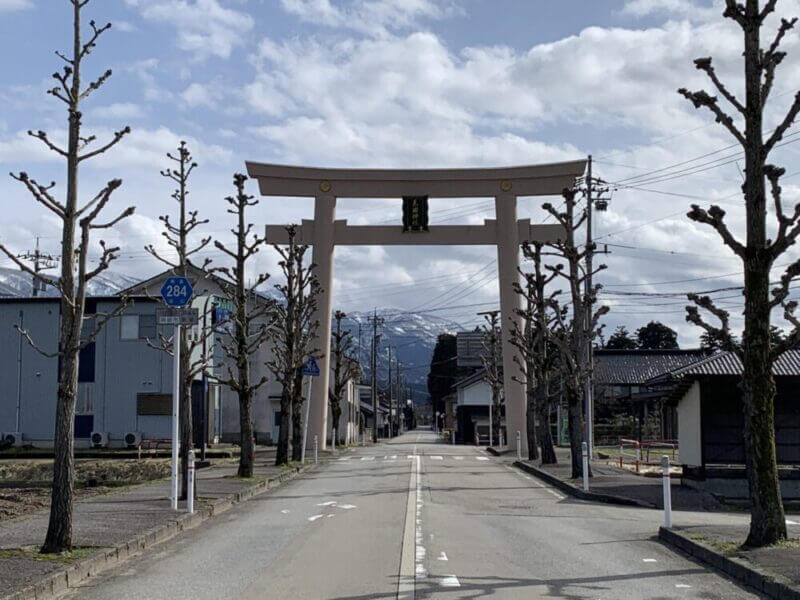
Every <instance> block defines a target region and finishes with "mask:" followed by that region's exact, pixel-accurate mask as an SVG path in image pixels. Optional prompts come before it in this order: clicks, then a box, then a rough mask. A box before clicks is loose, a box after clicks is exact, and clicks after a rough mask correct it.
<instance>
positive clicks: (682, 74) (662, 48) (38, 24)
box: [0, 0, 800, 346]
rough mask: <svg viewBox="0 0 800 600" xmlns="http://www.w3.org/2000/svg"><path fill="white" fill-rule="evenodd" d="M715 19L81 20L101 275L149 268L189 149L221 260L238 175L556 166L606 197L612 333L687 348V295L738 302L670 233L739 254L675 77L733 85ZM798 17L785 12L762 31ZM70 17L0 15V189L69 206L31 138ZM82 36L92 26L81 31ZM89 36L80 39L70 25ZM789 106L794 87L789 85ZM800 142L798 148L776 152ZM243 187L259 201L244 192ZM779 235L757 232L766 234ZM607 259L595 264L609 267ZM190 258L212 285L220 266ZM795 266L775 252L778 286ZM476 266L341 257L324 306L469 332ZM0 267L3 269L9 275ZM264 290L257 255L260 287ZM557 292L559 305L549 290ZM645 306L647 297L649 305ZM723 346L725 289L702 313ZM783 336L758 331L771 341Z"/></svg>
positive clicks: (415, 9)
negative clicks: (703, 218)
mask: <svg viewBox="0 0 800 600" xmlns="http://www.w3.org/2000/svg"><path fill="white" fill-rule="evenodd" d="M723 4H724V3H723V2H722V0H602V1H597V0H493V1H490V0H402V1H401V0H113V1H109V0H91V2H90V3H89V4H88V6H87V7H86V9H85V10H84V12H85V20H86V21H88V20H89V19H95V20H96V21H97V23H98V24H102V23H105V22H109V21H110V22H111V23H112V24H113V26H112V28H111V30H110V31H109V32H107V33H106V34H104V35H103V36H102V37H101V38H100V40H99V41H98V44H97V47H96V48H95V49H94V51H93V52H92V53H91V55H90V56H89V57H88V59H87V61H86V63H85V69H86V73H87V77H88V76H90V75H98V74H100V73H102V72H103V71H104V70H105V69H107V68H111V69H112V71H113V75H112V77H111V78H110V79H109V80H108V83H107V84H106V85H104V86H103V87H101V88H100V89H99V90H97V91H96V92H94V93H93V94H91V95H90V96H89V97H88V98H87V100H86V101H85V103H84V127H85V131H86V132H87V133H93V134H95V135H97V137H98V140H103V139H108V137H109V136H111V135H112V134H113V132H114V131H116V130H119V129H121V128H123V127H124V126H126V125H128V126H130V127H131V129H132V133H131V134H130V135H129V136H126V138H125V139H124V140H123V141H122V142H121V143H120V144H119V145H117V146H116V147H115V148H113V149H112V150H110V151H109V152H108V153H106V154H103V155H102V156H101V157H99V158H97V159H95V160H93V161H87V163H84V165H85V166H84V167H83V168H82V171H81V180H80V190H81V194H82V197H83V198H84V199H87V200H88V199H89V198H91V197H92V196H93V195H94V193H96V191H97V190H99V189H100V188H101V187H102V185H103V184H104V183H105V182H106V181H108V180H109V179H112V178H116V177H119V178H122V180H123V185H122V187H121V188H120V189H119V190H118V191H117V192H116V193H115V194H114V197H113V201H112V203H111V206H112V207H115V208H117V209H119V210H121V209H122V208H124V207H126V206H128V205H135V206H136V214H135V215H134V216H133V217H131V218H129V219H126V220H125V221H123V222H121V223H120V224H119V225H118V226H117V227H116V228H115V229H114V231H113V232H110V233H109V235H107V236H106V239H107V241H109V242H113V243H116V244H117V245H119V246H120V247H121V248H122V250H121V257H120V259H119V260H118V261H117V262H115V263H114V264H113V267H112V268H113V270H115V271H118V272H122V273H125V274H126V275H133V276H141V277H146V276H150V275H153V274H155V273H156V272H158V271H159V270H160V269H159V265H158V263H156V262H155V261H154V259H152V258H151V257H149V256H148V255H147V254H146V253H145V252H144V249H143V248H144V246H145V244H149V243H155V244H157V245H160V247H162V248H163V243H162V242H160V241H159V240H160V239H161V228H160V222H159V220H158V217H159V215H163V214H166V213H169V214H174V212H175V208H176V206H175V202H174V201H173V200H172V199H171V198H170V194H171V192H172V186H171V184H170V181H169V180H167V179H165V178H163V177H161V176H160V175H159V171H160V170H161V169H163V168H165V167H166V166H167V165H168V161H167V158H166V153H167V152H169V151H171V150H172V151H174V149H175V148H176V146H177V144H178V143H179V142H180V140H186V141H187V143H188V144H189V147H190V149H191V150H192V152H193V155H194V157H195V160H196V161H197V163H198V165H199V166H198V168H197V170H196V171H195V173H194V175H193V177H192V181H191V184H190V190H191V194H190V203H191V206H192V208H193V209H196V210H198V211H199V214H200V217H201V218H207V219H209V220H210V222H209V223H208V224H207V225H205V227H204V228H202V229H198V232H202V233H203V234H204V235H211V236H213V237H215V238H217V239H220V240H221V241H223V242H226V241H228V242H230V241H232V236H231V235H230V232H229V228H230V227H231V226H232V225H233V223H232V220H231V219H232V217H231V215H229V214H228V213H226V208H227V205H226V203H225V201H224V198H225V196H227V195H230V194H231V193H232V190H233V187H232V175H233V174H234V173H236V172H242V171H244V168H245V167H244V162H245V161H246V160H253V161H260V162H272V163H281V164H299V165H308V166H331V167H389V168H390V167H397V168H412V167H416V168H433V167H475V166H509V165H521V164H536V163H547V162H558V161H563V160H573V159H579V158H582V157H585V156H587V155H590V154H591V155H592V156H593V159H594V173H595V175H596V176H598V177H601V178H602V179H604V180H605V181H607V182H609V183H610V185H609V188H610V189H609V194H608V196H609V197H610V202H609V207H608V210H607V211H606V212H603V213H596V218H595V221H594V233H595V239H596V240H597V242H598V244H600V245H601V249H603V250H607V251H608V254H603V255H601V256H599V257H598V262H599V261H602V262H603V263H605V264H606V265H607V267H608V268H607V269H606V270H605V271H604V272H603V273H602V274H601V275H599V276H598V278H597V280H598V282H599V283H601V284H603V286H604V287H603V290H602V292H601V297H600V301H601V302H602V303H603V304H606V305H608V306H610V307H611V312H610V313H609V315H608V316H607V318H606V319H605V323H606V330H607V334H610V333H611V332H612V331H613V329H614V328H615V327H616V326H618V325H625V326H627V328H628V329H629V330H635V329H636V328H638V327H640V326H642V325H644V324H645V323H647V322H648V321H651V320H659V321H662V322H664V323H666V324H668V325H670V326H671V327H673V328H675V329H676V330H677V331H678V332H679V335H680V341H681V344H682V345H684V346H692V345H696V344H697V339H698V334H699V331H698V330H697V328H696V327H695V326H694V325H692V324H689V323H686V322H685V319H684V315H685V312H684V308H683V307H684V306H685V304H686V300H685V295H684V294H685V293H686V292H690V291H694V292H698V291H706V290H720V289H724V288H735V287H736V286H740V285H741V284H742V275H741V265H740V262H739V261H738V259H736V258H735V257H734V256H733V254H732V253H731V251H730V250H729V249H728V248H727V247H725V246H724V245H723V244H722V242H721V241H720V239H719V237H718V236H717V234H716V233H715V232H714V231H713V230H711V229H710V228H709V227H706V226H703V225H699V224H696V223H693V222H691V221H690V220H689V219H688V218H687V217H686V212H687V210H688V209H689V207H690V205H691V204H693V203H698V204H700V205H701V206H707V205H708V204H710V203H712V202H715V203H718V204H719V205H720V206H722V207H723V208H724V209H725V210H726V211H727V213H728V215H727V219H728V221H729V223H730V227H731V229H732V230H733V232H734V234H736V235H739V236H741V235H743V216H744V209H743V206H742V201H741V192H740V186H741V182H742V171H741V169H742V167H743V165H742V160H741V154H740V153H739V152H738V148H737V147H735V146H734V145H733V144H734V140H733V139H732V138H731V137H730V135H729V134H728V133H727V131H725V130H724V129H723V128H722V127H721V126H720V125H718V124H715V123H714V122H713V118H712V117H711V116H710V115H709V114H706V113H704V112H703V111H698V110H695V109H694V108H693V107H692V106H691V104H690V103H689V102H688V101H686V100H685V99H683V98H682V97H680V96H679V95H678V94H677V92H676V90H677V89H678V88H680V87H684V86H685V87H688V88H690V89H700V88H701V87H705V88H706V89H710V88H709V87H708V85H709V84H708V83H707V82H706V81H705V80H704V79H703V77H704V76H703V74H702V73H700V72H698V71H697V70H696V69H695V68H694V66H693V63H692V61H693V60H694V59H695V58H697V57H702V56H713V57H714V64H715V66H716V68H717V72H718V74H719V75H720V78H721V79H722V80H723V81H725V82H727V83H728V85H729V87H730V88H731V89H732V90H733V91H734V92H735V93H741V90H742V87H743V66H742V60H741V47H742V34H741V31H740V30H739V29H738V27H737V26H736V25H735V24H734V23H733V22H731V21H729V20H725V19H723V18H722V16H721V15H722V10H723V9H722V5H723ZM795 15H798V16H800V0H780V1H779V2H778V8H777V15H776V16H774V17H772V18H770V19H769V20H768V21H767V23H766V25H765V27H766V31H770V32H771V31H774V29H775V26H776V23H777V22H778V20H777V19H778V17H781V16H783V17H792V16H795ZM70 19H71V3H70V2H69V1H68V0H0V52H2V56H4V57H6V59H5V60H4V61H3V62H2V64H0V107H2V108H0V173H8V172H18V171H22V170H24V171H26V172H28V173H30V175H31V176H33V177H35V178H37V179H38V180H40V181H49V180H53V181H55V182H56V184H57V185H56V188H55V193H56V194H59V193H60V194H63V193H64V175H65V165H64V161H63V159H61V158H60V157H59V156H57V155H55V154H53V153H52V152H50V151H49V150H48V149H47V148H45V147H44V146H43V145H42V144H41V142H39V141H38V140H35V139H32V138H30V137H29V136H28V135H27V131H28V130H29V129H32V130H34V131H38V130H45V131H47V132H48V133H49V134H50V136H51V137H52V138H53V139H55V140H62V139H64V138H65V130H66V114H65V111H64V110H63V107H62V105H61V103H60V102H59V101H57V100H56V99H54V98H53V97H51V96H48V95H47V94H46V93H45V91H46V90H47V89H49V88H51V87H53V84H54V82H53V79H52V78H51V76H50V74H51V73H53V72H54V71H55V70H57V69H60V67H61V65H60V64H59V63H60V60H59V59H58V57H57V56H56V55H55V54H54V51H55V50H67V49H68V48H69V47H70V36H71V23H70ZM85 27H86V25H85ZM86 28H87V29H88V27H86ZM799 34H800V33H799V32H797V31H795V32H791V33H790V34H789V35H788V36H787V38H786V40H785V43H784V49H785V50H786V51H787V52H788V56H787V58H786V59H785V60H784V62H783V64H782V65H781V67H780V69H779V72H778V76H777V81H776V84H775V88H774V91H773V94H772V97H771V102H770V105H769V108H768V111H767V114H766V123H765V126H766V129H767V130H771V129H772V128H773V127H774V126H775V125H776V124H777V123H778V122H779V121H780V120H781V119H782V117H783V115H784V113H785V111H786V110H787V109H788V107H789V106H790V104H791V102H792V100H793V97H794V93H795V92H796V91H797V90H796V87H797V85H798V82H800V47H798V35H799ZM793 86H794V87H793ZM792 134H794V135H792ZM797 141H800V128H798V127H795V128H793V129H792V130H790V132H789V136H788V137H787V138H786V140H785V143H784V145H783V146H782V147H780V148H778V149H777V150H776V151H775V153H774V155H773V161H774V162H775V163H776V164H778V165H779V166H783V167H785V168H786V171H787V177H786V178H785V179H784V182H783V193H784V198H785V200H784V201H785V203H786V204H788V205H790V206H791V205H793V204H794V203H795V202H797V201H800V177H798V175H800V166H799V165H800V160H798V157H800V154H799V152H798V151H800V144H796V143H795V142H797ZM248 190H249V191H250V192H251V193H253V194H255V195H257V186H256V185H255V182H248ZM0 197H2V198H3V201H4V206H5V207H6V210H5V215H4V219H2V221H0V241H2V242H3V243H4V244H6V245H7V246H8V247H9V248H11V249H12V250H13V251H15V252H16V251H24V250H27V249H30V248H32V246H33V245H34V240H35V239H36V238H37V237H39V238H40V240H41V242H40V243H41V246H42V249H43V250H45V251H48V252H52V253H54V254H58V240H59V231H60V229H59V224H58V222H57V221H56V219H55V218H54V217H53V215H51V214H48V213H47V212H46V210H45V209H43V208H42V207H41V206H39V205H37V204H36V203H35V202H34V201H33V200H32V199H31V198H30V196H29V195H27V192H26V191H25V190H24V189H23V188H22V186H21V185H20V184H19V183H18V182H16V181H14V180H13V179H11V178H10V177H7V176H4V177H0ZM546 200H550V201H553V200H555V201H556V202H557V201H558V198H555V199H553V198H536V199H534V198H522V199H520V201H519V207H520V209H519V213H520V215H519V216H520V218H528V217H529V218H531V219H532V220H533V221H534V222H541V221H543V220H544V219H546V217H545V215H544V213H543V211H542V210H541V203H542V202H543V201H546ZM430 206H431V224H432V225H433V224H437V223H442V224H445V223H447V224H454V223H472V224H478V223H482V222H483V220H484V219H486V218H493V217H494V209H493V203H492V202H491V201H489V200H488V199H485V200H481V199H475V198H471V199H469V198H467V199H447V200H445V199H431V204H430ZM400 208H401V202H400V200H399V199H392V200H386V199H384V200H352V199H351V200H348V199H341V200H339V202H338V205H337V218H343V219H347V220H348V222H349V223H351V224H377V223H381V224H389V223H396V224H399V223H400ZM312 213H313V207H312V202H311V200H308V199H280V198H262V199H261V202H260V204H259V205H258V206H256V207H254V208H253V209H251V212H250V216H249V220H252V222H253V223H255V224H256V225H257V226H259V227H260V226H261V225H262V224H266V223H289V222H297V221H299V220H300V219H303V218H311V217H312V216H313V214H312ZM772 222H774V216H772V215H771V216H770V223H772ZM606 245H607V246H606ZM207 255H208V256H209V257H210V258H212V259H213V260H214V264H216V265H218V266H222V265H223V264H225V259H224V257H223V256H221V255H220V253H219V252H217V251H213V250H211V251H208V252H207ZM796 256H797V252H796V250H794V249H792V250H790V252H789V253H788V254H787V255H786V257H782V258H781V259H779V260H778V262H777V266H776V270H775V273H774V278H775V279H777V277H778V276H779V275H780V269H779V268H778V267H780V266H781V265H785V264H786V263H788V262H789V261H790V260H792V258H793V257H796ZM495 261H496V250H495V249H494V248H492V247H480V246H472V247H467V246H465V247H456V248H441V247H439V248H437V247H416V246H415V247H401V248H398V247H393V248H383V247H339V248H337V250H336V265H335V286H334V306H335V307H336V308H340V309H343V310H346V311H352V310H370V309H372V307H374V306H378V307H387V308H393V309H396V310H397V311H399V312H403V311H424V312H426V313H427V314H431V315H437V316H440V317H443V318H448V319H452V320H453V321H455V322H457V323H459V324H461V325H463V326H465V327H470V326H474V324H475V323H477V322H478V321H479V320H480V317H477V316H476V313H477V312H478V311H481V310H486V309H489V308H492V307H494V306H496V305H497V303H498V300H497V298H498V291H497V280H496V262H495ZM0 266H4V267H9V266H12V263H11V262H10V261H9V260H8V259H2V260H0ZM255 269H258V270H263V271H269V272H271V273H273V274H277V272H278V268H277V261H276V257H275V253H274V252H273V251H272V250H271V249H266V250H264V251H263V252H261V253H260V255H259V256H258V264H257V266H254V270H255ZM559 287H561V288H563V286H559ZM654 294H658V295H654ZM715 296H716V297H718V298H719V299H720V304H721V305H722V306H724V307H726V308H727V309H728V310H729V311H730V312H731V313H732V323H733V325H734V326H740V325H741V322H742V318H741V307H742V304H743V299H742V296H741V291H740V290H736V289H734V290H730V291H724V292H716V293H715ZM778 317H779V315H776V318H775V319H773V320H774V321H775V322H777V323H778V324H779V325H780V324H781V323H780V319H779V318H778Z"/></svg>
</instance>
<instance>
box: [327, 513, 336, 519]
mask: <svg viewBox="0 0 800 600" xmlns="http://www.w3.org/2000/svg"><path fill="white" fill-rule="evenodd" d="M335 516H336V515H334V514H330V515H328V518H329V519H330V518H331V517H335Z"/></svg>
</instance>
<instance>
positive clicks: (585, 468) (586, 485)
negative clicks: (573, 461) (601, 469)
mask: <svg viewBox="0 0 800 600" xmlns="http://www.w3.org/2000/svg"><path fill="white" fill-rule="evenodd" d="M581 454H582V455H583V491H584V492H588V491H589V447H588V446H587V445H586V442H581Z"/></svg>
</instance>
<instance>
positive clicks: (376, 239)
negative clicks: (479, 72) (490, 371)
mask: <svg viewBox="0 0 800 600" xmlns="http://www.w3.org/2000/svg"><path fill="white" fill-rule="evenodd" d="M585 168H586V160H577V161H572V162H563V163H553V164H546V165H531V166H521V167H503V168H489V169H486V168H478V169H320V168H313V167H294V166H286V165H273V164H264V163H255V162H248V163H247V172H248V175H249V176H250V177H252V178H254V179H257V180H258V184H259V189H260V191H261V194H262V195H264V196H293V197H313V198H314V219H313V221H311V220H303V222H302V226H301V227H300V228H299V231H298V242H299V243H302V244H310V245H311V246H312V248H313V256H312V260H313V262H314V264H316V276H317V278H318V280H319V282H320V286H321V288H322V289H321V292H320V295H319V297H318V299H317V317H316V318H317V319H318V320H319V324H320V325H319V329H318V332H317V340H316V344H315V345H316V347H318V348H320V349H321V351H323V352H325V356H324V357H323V358H322V360H321V361H320V371H321V373H320V376H319V377H315V378H314V380H313V384H312V388H311V407H310V412H309V423H308V429H309V435H308V440H309V442H310V440H313V439H314V435H316V436H318V439H319V440H320V441H321V443H322V447H323V448H325V446H326V438H327V435H326V432H327V416H328V385H329V375H330V365H329V360H328V358H329V357H328V355H329V354H330V346H331V309H332V293H331V290H332V288H333V251H334V247H335V246H336V245H375V246H382V245H415V246H425V245H496V246H497V264H498V279H499V282H500V286H499V291H500V311H501V329H502V344H503V348H502V350H503V387H504V393H505V404H506V428H507V431H508V432H509V433H510V434H511V435H514V432H516V431H519V432H520V433H521V439H522V451H523V453H524V454H527V439H528V438H527V435H526V418H525V412H526V411H525V390H524V389H523V388H522V385H520V384H519V383H517V382H515V381H514V380H513V377H514V375H515V374H516V372H517V370H518V367H517V365H516V364H515V362H514V356H515V355H517V354H518V351H517V350H516V348H515V347H514V345H513V344H512V343H511V331H512V326H511V323H510V321H514V322H516V323H518V324H519V322H520V317H519V315H518V314H517V312H516V310H518V309H519V308H520V306H521V301H520V298H519V295H518V294H517V293H516V292H515V291H514V288H513V284H514V282H516V281H518V280H519V272H518V269H519V247H520V244H521V243H522V242H525V241H531V242H532V241H544V242H548V241H555V240H556V239H559V238H561V237H562V236H563V231H562V230H561V228H560V226H558V225H532V224H531V223H530V221H529V220H528V219H522V220H518V219H517V198H518V197H519V196H552V195H559V194H561V192H562V191H563V190H564V189H565V188H568V187H571V186H572V185H573V184H574V182H575V179H576V178H577V177H579V176H581V175H583V173H584V171H585ZM403 196H430V197H433V198H476V197H493V198H494V199H495V210H496V220H486V221H485V222H484V224H483V225H438V226H437V225H431V226H430V228H429V231H427V232H403V231H402V227H401V226H400V225H397V226H369V225H364V226H352V225H348V224H347V222H346V221H337V220H336V219H335V215H336V199H337V197H338V198H401V197H403ZM266 237H267V240H268V241H269V242H271V243H276V244H281V243H286V241H287V235H286V231H285V226H284V225H267V226H266Z"/></svg>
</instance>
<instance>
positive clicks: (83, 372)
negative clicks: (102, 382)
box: [78, 342, 95, 383]
mask: <svg viewBox="0 0 800 600" xmlns="http://www.w3.org/2000/svg"><path fill="white" fill-rule="evenodd" d="M94 361H95V345H94V342H92V343H91V344H87V345H86V346H85V347H84V348H82V349H81V351H80V353H79V354H78V381H79V382H80V383H92V382H93V381H94Z"/></svg>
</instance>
